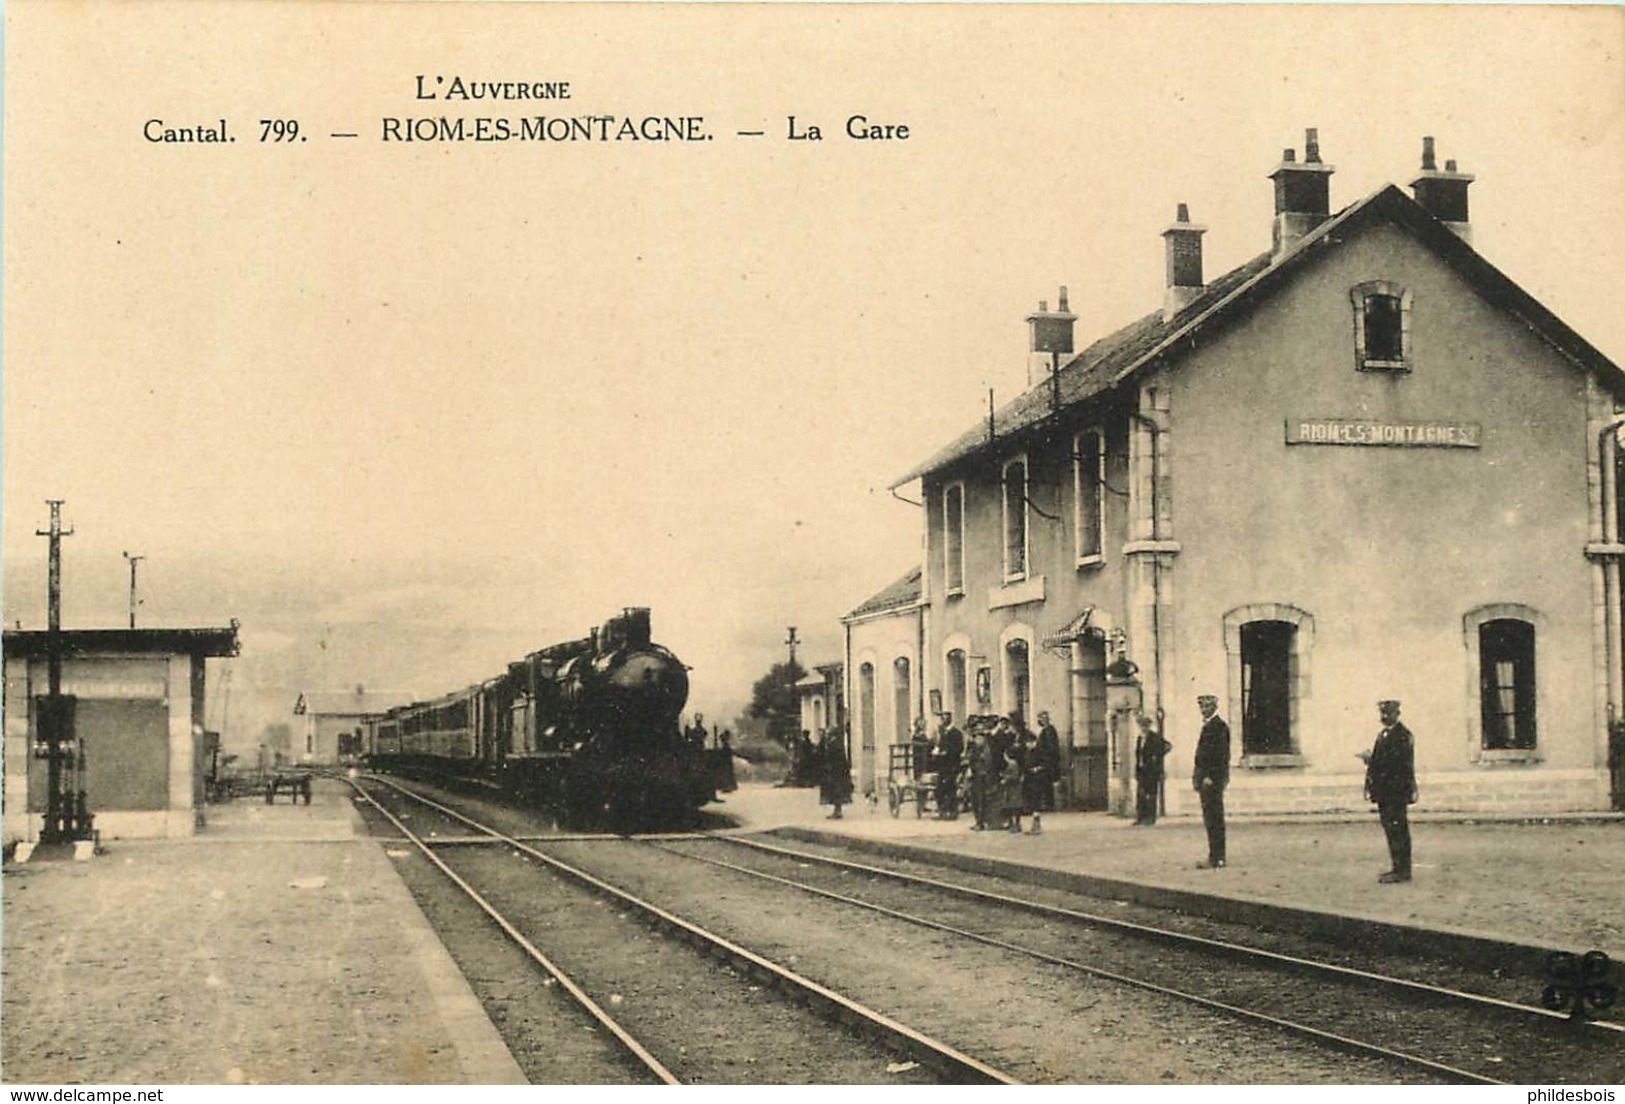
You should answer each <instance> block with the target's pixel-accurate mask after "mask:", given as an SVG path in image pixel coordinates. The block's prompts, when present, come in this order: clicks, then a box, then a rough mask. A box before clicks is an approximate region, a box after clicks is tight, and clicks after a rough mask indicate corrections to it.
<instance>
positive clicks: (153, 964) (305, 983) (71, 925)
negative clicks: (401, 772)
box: [0, 779, 525, 1085]
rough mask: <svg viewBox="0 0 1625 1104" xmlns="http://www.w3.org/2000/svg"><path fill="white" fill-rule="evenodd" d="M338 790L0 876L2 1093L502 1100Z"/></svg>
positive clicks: (439, 950) (321, 782)
mask: <svg viewBox="0 0 1625 1104" xmlns="http://www.w3.org/2000/svg"><path fill="white" fill-rule="evenodd" d="M392 862H393V860H392V859H391V858H390V857H389V855H388V854H387V852H386V849H385V847H384V846H383V845H381V844H380V842H379V841H377V840H375V839H371V838H368V837H367V836H366V835H365V832H364V830H363V828H362V825H361V822H360V818H359V816H358V815H357V814H356V812H355V810H354V809H353V807H352V806H351V804H350V801H349V799H348V790H347V789H346V788H345V787H344V786H343V785H341V784H340V783H338V782H335V781H331V780H325V779H317V780H316V782H315V787H314V792H313V794H312V800H311V803H310V804H309V805H304V804H298V805H294V804H290V803H289V802H288V800H287V798H286V797H285V796H283V797H279V798H278V800H277V802H276V803H275V804H274V805H267V804H265V802H264V800H263V799H262V798H259V797H254V798H241V799H238V800H237V801H235V802H230V803H226V804H222V805H212V806H210V807H209V809H208V824H207V826H206V827H204V828H202V829H200V830H199V833H198V835H196V836H193V837H191V838H186V839H173V840H141V841H113V842H110V843H108V844H107V845H106V853H105V854H102V855H99V856H97V857H95V858H93V859H91V860H90V861H88V862H75V861H72V860H71V858H68V857H67V856H66V855H53V854H51V853H50V852H49V851H48V850H47V849H44V848H42V849H41V850H40V851H39V852H37V853H36V854H35V856H34V857H33V858H32V859H31V860H30V861H29V862H28V863H26V864H22V865H17V864H8V865H7V866H6V868H5V873H4V883H3V885H4V931H3V941H4V958H3V965H0V972H3V988H4V994H3V999H4V1005H3V1010H0V1011H3V1015H0V1044H3V1049H0V1072H3V1075H4V1079H5V1081H6V1082H7V1083H8V1084H12V1085H17V1084H58V1085H60V1084H74V1083H77V1084H135V1085H152V1084H161V1085H167V1084H336V1083H348V1084H522V1083H524V1080H525V1079H524V1076H523V1074H522V1073H521V1072H520V1070H519V1067H518V1066H517V1065H516V1064H515V1063H514V1060H513V1058H512V1056H511V1055H510V1054H509V1053H508V1050H507V1048H506V1047H505V1046H504V1045H503V1043H502V1040H501V1038H500V1037H499V1036H498V1035H497V1032H496V1029H495V1028H494V1027H492V1025H491V1022H490V1020H489V1019H488V1018H487V1016H486V1014H485V1011H484V1009H483V1008H482V1007H481V1005H480V1003H479V1001H478V999H477V998H476V997H475V996H474V994H473V992H472V991H471V990H470V989H469V987H468V983H467V982H466V981H465V980H464V979H463V976H462V974H461V973H460V972H459V971H458V969H457V967H456V964H455V963H453V961H452V960H451V957H450V955H449V954H448V953H447V952H446V950H445V948H444V947H443V946H442V945H441V943H440V941H439V939H438V938H437V937H436V935H435V934H434V932H433V931H432V929H430V927H429V925H428V922H427V921H426V920H425V919H424V918H423V914H422V913H421V912H420V911H419V909H418V907H417V905H416V903H415V902H414V901H413V899H412V896H411V894H410V892H409V891H408V890H407V888H406V886H405V884H404V883H403V882H402V881H401V879H400V877H399V875H398V874H396V872H395V870H394V869H393V867H392V866H391V863H392Z"/></svg>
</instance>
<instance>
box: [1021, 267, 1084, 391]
mask: <svg viewBox="0 0 1625 1104" xmlns="http://www.w3.org/2000/svg"><path fill="white" fill-rule="evenodd" d="M1076 322H1077V317H1076V316H1075V315H1074V314H1073V313H1072V312H1071V311H1069V310H1068V309H1067V302H1066V288H1065V287H1063V288H1061V301H1060V304H1059V306H1058V307H1057V309H1056V310H1055V312H1054V313H1051V312H1050V309H1049V300H1048V299H1040V300H1039V301H1038V310H1037V311H1035V312H1034V313H1032V314H1029V315H1028V316H1027V336H1028V342H1027V386H1028V387H1033V386H1036V385H1037V384H1038V382H1039V381H1040V380H1043V379H1045V378H1047V377H1048V376H1049V375H1050V373H1051V372H1052V371H1053V370H1054V368H1055V367H1056V366H1057V365H1059V364H1060V363H1061V361H1062V359H1063V358H1065V357H1070V356H1071V355H1072V329H1073V326H1074V325H1075V324H1076Z"/></svg>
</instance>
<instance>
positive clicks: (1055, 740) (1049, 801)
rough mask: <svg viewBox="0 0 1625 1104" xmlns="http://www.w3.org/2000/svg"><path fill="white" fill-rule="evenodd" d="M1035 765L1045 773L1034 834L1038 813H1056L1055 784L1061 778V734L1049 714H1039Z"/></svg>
mask: <svg viewBox="0 0 1625 1104" xmlns="http://www.w3.org/2000/svg"><path fill="white" fill-rule="evenodd" d="M1033 763H1034V765H1035V766H1036V768H1037V769H1038V770H1040V771H1042V772H1043V780H1044V782H1043V787H1042V788H1041V789H1040V790H1039V795H1038V799H1039V804H1038V807H1037V808H1036V809H1034V810H1033V813H1034V816H1033V832H1034V833H1037V831H1038V816H1037V814H1038V813H1053V812H1054V811H1055V783H1056V782H1057V781H1059V780H1060V777H1061V734H1060V733H1059V732H1057V731H1056V730H1055V725H1054V724H1052V723H1051V722H1050V719H1049V713H1048V712H1047V711H1046V712H1043V713H1040V714H1038V750H1037V752H1036V753H1034V755H1033Z"/></svg>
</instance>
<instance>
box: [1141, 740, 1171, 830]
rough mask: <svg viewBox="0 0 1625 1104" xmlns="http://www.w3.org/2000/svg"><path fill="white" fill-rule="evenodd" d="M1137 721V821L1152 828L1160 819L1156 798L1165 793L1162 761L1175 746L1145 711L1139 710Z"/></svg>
mask: <svg viewBox="0 0 1625 1104" xmlns="http://www.w3.org/2000/svg"><path fill="white" fill-rule="evenodd" d="M1134 720H1135V722H1136V723H1137V724H1139V726H1140V734H1139V736H1137V737H1136V738H1135V740H1134V781H1135V783H1136V784H1137V785H1138V787H1139V792H1138V793H1137V794H1136V795H1135V796H1136V797H1137V799H1138V800H1137V801H1136V802H1135V806H1134V823H1135V824H1136V825H1145V826H1146V827H1150V826H1151V825H1153V824H1155V823H1156V822H1157V800H1158V798H1160V797H1161V796H1162V778H1163V762H1162V761H1163V759H1164V758H1165V757H1166V756H1167V755H1168V752H1169V751H1170V750H1171V749H1172V748H1173V746H1174V745H1172V744H1170V743H1169V742H1168V741H1167V740H1164V739H1163V738H1162V733H1161V732H1159V731H1157V726H1156V724H1155V723H1153V722H1152V720H1151V718H1150V717H1148V716H1146V715H1145V714H1144V713H1136V714H1135V716H1134Z"/></svg>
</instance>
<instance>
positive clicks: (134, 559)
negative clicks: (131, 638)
mask: <svg viewBox="0 0 1625 1104" xmlns="http://www.w3.org/2000/svg"><path fill="white" fill-rule="evenodd" d="M124 558H125V559H126V560H129V561H130V628H132V629H133V628H135V607H136V606H138V605H140V603H139V602H137V601H136V600H135V565H136V564H138V563H140V562H141V561H142V560H144V559H146V558H147V557H145V556H132V555H130V554H129V553H128V552H126V553H124Z"/></svg>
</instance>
